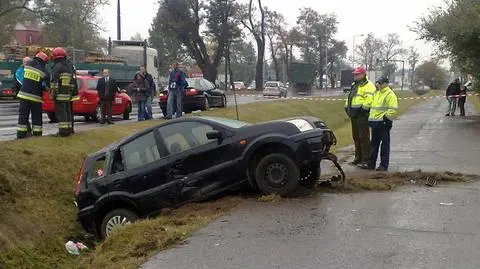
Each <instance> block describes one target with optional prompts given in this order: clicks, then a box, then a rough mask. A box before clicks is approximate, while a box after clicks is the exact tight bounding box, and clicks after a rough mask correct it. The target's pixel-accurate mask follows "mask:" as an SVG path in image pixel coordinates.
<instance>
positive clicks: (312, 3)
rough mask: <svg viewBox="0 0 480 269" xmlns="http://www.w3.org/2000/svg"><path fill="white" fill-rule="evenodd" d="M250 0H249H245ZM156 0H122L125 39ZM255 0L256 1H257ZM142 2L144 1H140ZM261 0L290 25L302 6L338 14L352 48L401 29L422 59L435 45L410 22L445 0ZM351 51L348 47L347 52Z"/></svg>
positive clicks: (110, 13) (112, 15)
mask: <svg viewBox="0 0 480 269" xmlns="http://www.w3.org/2000/svg"><path fill="white" fill-rule="evenodd" d="M110 1H111V5H110V6H107V7H105V9H104V10H103V12H102V13H101V14H103V20H104V22H105V28H106V30H107V31H106V32H105V33H103V35H104V36H105V37H107V38H108V37H109V36H110V37H112V39H116V37H117V34H116V33H117V31H116V18H117V16H116V14H117V13H116V12H117V0H110ZM243 1H244V2H247V1H246V0H243ZM157 2H158V1H157V0H121V9H122V12H121V15H122V39H129V38H130V37H131V36H133V35H134V34H135V33H136V32H139V33H140V34H141V35H142V36H143V37H147V36H148V29H149V28H150V25H151V22H152V19H153V17H154V16H155V14H156V11H157V8H158V4H157ZM254 2H256V1H254ZM140 3H141V4H140ZM262 3H263V4H264V5H265V6H267V7H269V8H270V9H272V10H276V11H278V12H280V13H282V14H283V15H284V16H285V17H286V19H287V22H288V23H289V25H290V26H292V25H294V24H295V21H296V18H297V16H298V15H299V9H300V8H301V7H312V8H313V9H314V10H316V11H318V12H320V13H335V14H337V17H338V21H339V24H338V33H337V35H336V38H337V39H340V40H345V41H346V44H347V46H348V47H349V49H351V48H352V43H353V36H354V35H360V34H366V33H368V32H373V33H374V35H375V36H377V37H383V36H385V35H387V34H388V33H398V34H399V35H400V37H401V39H402V41H403V45H404V47H405V48H408V47H410V46H415V47H416V48H417V49H418V50H419V52H420V54H421V56H422V60H425V59H428V58H429V56H430V54H431V51H432V46H431V44H426V43H424V42H423V41H416V40H415V39H416V38H417V36H416V34H415V33H413V32H410V31H409V29H408V26H413V25H414V22H415V21H416V20H418V19H419V18H420V17H421V16H422V15H425V14H427V13H428V10H429V9H430V8H432V7H435V6H442V5H443V3H444V1H443V0H403V1H390V0H387V1H386V0H361V1H355V0H295V1H292V0H283V1H280V0H262ZM362 40H363V37H359V36H357V37H356V38H355V44H356V45H358V44H360V43H361V42H362ZM351 55H352V51H351V50H349V53H348V56H351Z"/></svg>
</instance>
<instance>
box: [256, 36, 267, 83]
mask: <svg viewBox="0 0 480 269" xmlns="http://www.w3.org/2000/svg"><path fill="white" fill-rule="evenodd" d="M256 41H257V51H258V55H257V66H256V69H255V90H257V91H262V90H263V59H264V58H265V43H264V42H263V40H261V39H260V37H258V38H256Z"/></svg>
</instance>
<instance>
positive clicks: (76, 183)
mask: <svg viewBox="0 0 480 269" xmlns="http://www.w3.org/2000/svg"><path fill="white" fill-rule="evenodd" d="M84 168H85V159H83V162H82V167H81V168H80V172H79V173H78V175H77V178H76V182H75V196H78V193H79V192H80V184H81V183H82V179H83V172H84Z"/></svg>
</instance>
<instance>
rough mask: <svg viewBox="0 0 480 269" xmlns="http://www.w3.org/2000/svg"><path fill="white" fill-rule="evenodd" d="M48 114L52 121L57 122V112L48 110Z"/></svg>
mask: <svg viewBox="0 0 480 269" xmlns="http://www.w3.org/2000/svg"><path fill="white" fill-rule="evenodd" d="M47 116H48V119H49V120H50V123H57V115H55V112H48V113H47Z"/></svg>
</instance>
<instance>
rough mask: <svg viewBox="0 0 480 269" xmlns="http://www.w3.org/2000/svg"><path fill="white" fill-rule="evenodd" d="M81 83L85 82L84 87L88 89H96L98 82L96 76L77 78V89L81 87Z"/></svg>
mask: <svg viewBox="0 0 480 269" xmlns="http://www.w3.org/2000/svg"><path fill="white" fill-rule="evenodd" d="M83 83H85V87H86V88H87V89H89V90H96V89H97V84H98V78H88V79H81V78H79V79H77V85H78V88H79V89H82V87H83Z"/></svg>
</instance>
